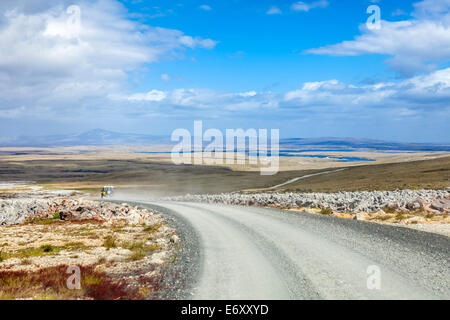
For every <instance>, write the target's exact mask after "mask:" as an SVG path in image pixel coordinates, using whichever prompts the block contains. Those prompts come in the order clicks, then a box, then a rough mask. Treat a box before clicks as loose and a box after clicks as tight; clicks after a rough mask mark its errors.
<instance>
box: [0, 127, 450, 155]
mask: <svg viewBox="0 0 450 320" xmlns="http://www.w3.org/2000/svg"><path fill="white" fill-rule="evenodd" d="M171 144H173V142H172V141H170V137H169V136H160V135H147V134H130V133H118V132H112V131H107V130H102V129H95V130H91V131H88V132H84V133H81V134H60V135H48V136H20V137H0V147H67V146H111V145H171ZM280 147H281V148H282V149H289V148H292V149H294V150H297V151H298V150H304V151H311V150H318V151H333V150H339V151H352V150H361V149H366V150H379V151H389V150H402V151H450V144H432V143H401V142H389V141H382V140H370V139H357V138H333V137H330V138H291V139H281V140H280Z"/></svg>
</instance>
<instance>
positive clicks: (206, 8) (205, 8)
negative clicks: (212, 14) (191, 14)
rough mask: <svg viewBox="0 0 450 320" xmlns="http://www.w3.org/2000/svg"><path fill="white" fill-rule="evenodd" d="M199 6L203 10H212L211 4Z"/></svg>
mask: <svg viewBox="0 0 450 320" xmlns="http://www.w3.org/2000/svg"><path fill="white" fill-rule="evenodd" d="M199 8H200V9H202V10H204V11H211V10H212V8H211V6H209V5H207V4H203V5H201V6H199Z"/></svg>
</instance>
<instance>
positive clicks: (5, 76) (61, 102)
mask: <svg viewBox="0 0 450 320" xmlns="http://www.w3.org/2000/svg"><path fill="white" fill-rule="evenodd" d="M66 2H67V3H66ZM33 3H34V1H33ZM70 4H71V3H70V2H69V1H64V0H63V1H48V2H45V4H44V3H41V2H39V4H38V3H35V4H32V3H31V2H30V1H6V2H3V1H2V3H1V4H0V8H1V9H2V10H1V11H0V12H1V13H0V47H1V48H2V49H1V50H0V79H2V81H1V82H0V110H11V109H13V108H16V109H17V108H22V107H23V108H25V110H26V111H27V112H26V114H28V115H32V114H38V115H40V114H42V110H47V112H51V111H53V112H63V110H64V109H67V110H69V109H71V108H81V105H86V106H87V105H89V103H91V104H93V105H97V104H101V102H100V100H102V99H106V97H107V96H109V95H110V94H111V93H117V92H120V91H121V90H123V89H122V88H124V87H126V84H127V81H128V80H129V78H130V75H132V72H135V71H137V70H141V68H143V66H144V65H145V64H147V63H155V62H158V61H161V60H162V59H167V58H170V59H171V58H177V57H180V56H182V55H183V53H184V52H185V51H186V49H196V48H203V49H212V48H214V47H215V45H216V41H214V40H211V39H204V38H200V37H193V36H189V35H185V34H184V33H183V32H182V31H179V30H174V29H166V28H159V27H151V26H148V25H142V24H140V23H138V22H135V21H133V20H130V19H128V17H127V11H126V9H125V8H124V7H123V6H122V5H121V4H120V2H118V1H115V0H97V1H94V2H93V1H81V2H78V5H79V7H80V9H81V24H80V29H79V34H76V33H74V32H73V30H72V29H71V26H73V24H70V23H68V20H69V21H70V18H71V14H68V13H67V12H66V9H67V7H68V6H69V5H70ZM148 98H149V99H150V100H151V99H155V98H156V99H157V96H152V95H150V96H149V97H148Z"/></svg>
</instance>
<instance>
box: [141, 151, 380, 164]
mask: <svg viewBox="0 0 450 320" xmlns="http://www.w3.org/2000/svg"><path fill="white" fill-rule="evenodd" d="M311 151H313V150H310V151H307V150H280V152H279V156H280V157H289V158H318V159H332V160H335V161H336V162H370V161H375V160H374V159H369V158H361V157H340V156H334V155H322V154H320V155H307V154H296V153H302V152H311ZM314 151H324V150H314ZM327 151H329V152H331V151H342V150H327ZM349 151H351V150H349ZM353 151H354V150H353ZM198 152H204V151H189V153H198ZM232 152H238V151H237V150H235V151H232ZM136 153H147V154H170V153H171V152H170V151H148V152H136ZM223 153H226V151H223ZM245 154H246V155H247V156H252V157H257V156H259V153H258V152H248V151H245ZM267 156H269V157H270V156H271V153H270V151H269V152H268V154H267Z"/></svg>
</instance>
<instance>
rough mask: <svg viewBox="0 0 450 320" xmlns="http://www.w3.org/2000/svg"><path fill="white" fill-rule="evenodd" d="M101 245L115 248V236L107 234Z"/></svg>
mask: <svg viewBox="0 0 450 320" xmlns="http://www.w3.org/2000/svg"><path fill="white" fill-rule="evenodd" d="M103 246H104V247H105V248H106V249H107V250H109V249H111V248H117V237H116V236H115V235H108V236H106V237H105V238H104V241H103Z"/></svg>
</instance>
